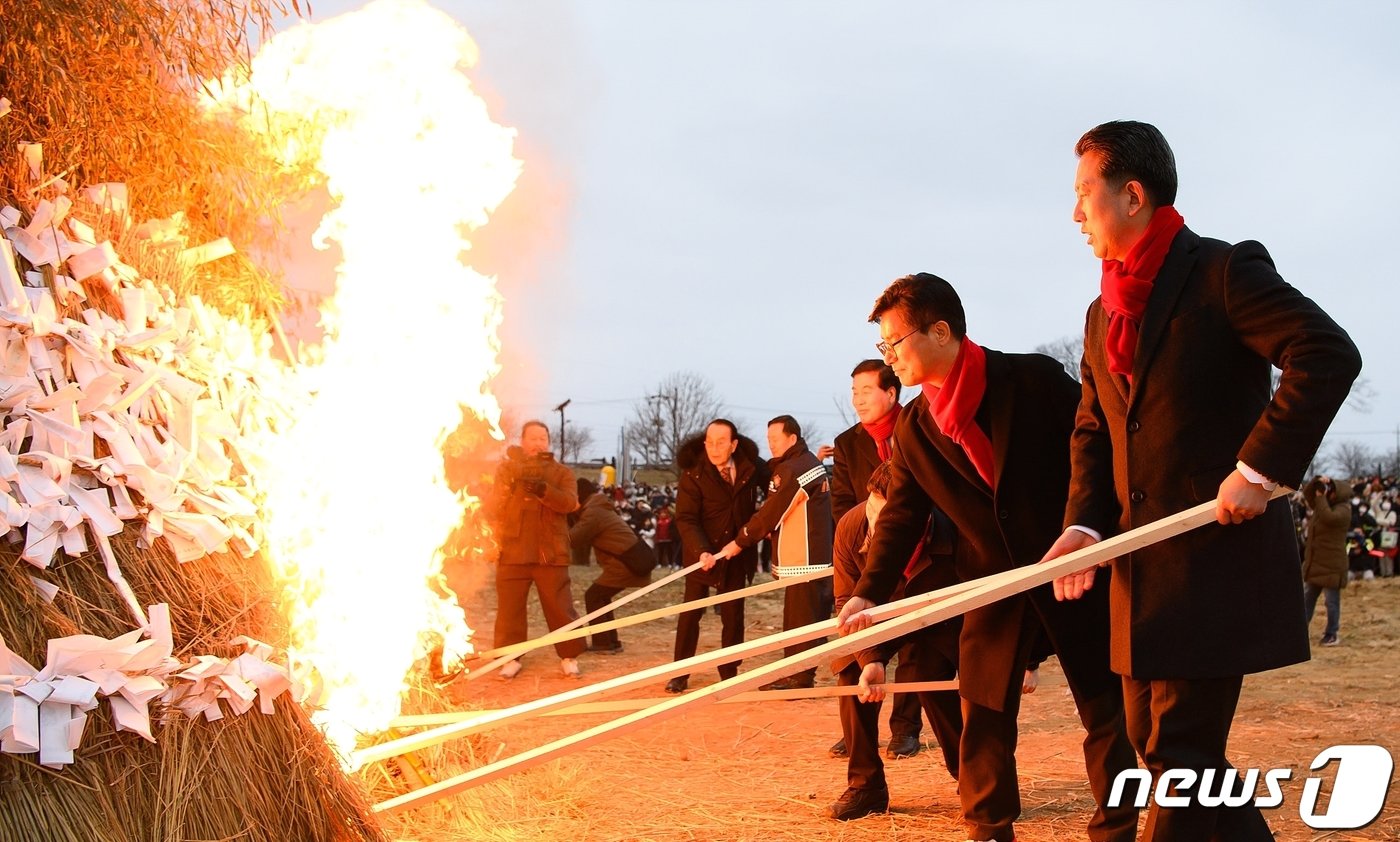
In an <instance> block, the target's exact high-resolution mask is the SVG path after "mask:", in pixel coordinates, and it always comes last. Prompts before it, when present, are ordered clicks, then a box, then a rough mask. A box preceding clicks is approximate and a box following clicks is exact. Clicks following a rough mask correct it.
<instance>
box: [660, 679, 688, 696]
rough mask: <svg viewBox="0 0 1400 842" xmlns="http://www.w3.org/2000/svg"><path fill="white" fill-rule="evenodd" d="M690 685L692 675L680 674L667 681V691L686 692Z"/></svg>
mask: <svg viewBox="0 0 1400 842" xmlns="http://www.w3.org/2000/svg"><path fill="white" fill-rule="evenodd" d="M689 686H690V676H687V675H678V676H676V677H675V678H673V679H671V680H670V681H668V682H666V692H667V693H684V692H685V688H687V687H689Z"/></svg>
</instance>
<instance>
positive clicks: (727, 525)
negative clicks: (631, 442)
mask: <svg viewBox="0 0 1400 842" xmlns="http://www.w3.org/2000/svg"><path fill="white" fill-rule="evenodd" d="M676 461H677V464H678V467H680V469H681V479H680V484H679V486H678V487H677V489H676V519H675V525H676V532H677V534H678V535H679V536H680V540H681V559H682V562H681V563H682V564H683V565H684V566H686V567H689V566H690V565H692V564H694V563H695V562H697V561H699V560H700V554H701V553H717V552H719V551H720V550H721V549H723V548H724V545H725V544H728V543H729V542H730V541H732V540H734V539H735V538H736V537H738V535H739V528H740V527H742V526H743V525H744V524H745V523H748V521H749V518H751V517H753V514H754V512H755V511H757V510H758V501H759V494H760V492H761V490H762V489H763V488H764V486H766V485H767V484H768V466H767V464H766V463H765V462H764V461H762V460H761V459H759V456H758V445H757V444H755V443H754V441H753V439H751V438H749V437H747V436H739V446H738V447H737V448H736V449H735V451H734V473H735V480H734V483H733V485H730V484H729V483H727V482H725V481H724V477H721V476H720V475H719V469H718V468H716V467H715V466H714V465H712V464H710V460H709V459H708V458H707V457H706V455H705V439H704V436H697V437H694V438H691V439H689V440H688V441H686V442H685V443H684V444H682V445H681V449H680V453H679V454H678V455H677V459H676ZM757 569H758V551H757V550H756V549H754V548H753V547H749V548H748V549H745V550H742V551H741V552H740V553H739V554H738V555H737V556H735V557H734V558H731V559H724V560H721V561H719V562H717V563H716V564H715V566H714V567H712V568H710V569H709V570H697V571H695V572H694V573H691V574H689V575H690V577H692V578H694V579H696V580H697V581H701V582H704V583H705V584H707V585H711V586H715V587H718V588H719V589H720V590H721V591H726V592H727V591H731V590H737V589H738V588H740V587H743V586H744V584H745V582H746V581H747V580H748V579H750V578H752V577H753V574H754V572H755V571H756V570H757Z"/></svg>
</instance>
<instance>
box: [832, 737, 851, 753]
mask: <svg viewBox="0 0 1400 842" xmlns="http://www.w3.org/2000/svg"><path fill="white" fill-rule="evenodd" d="M826 756H827V757H850V756H851V750H850V749H848V748H846V738H845V737H842V738H841V739H839V740H837V741H836V745H834V746H832V747H831V748H829V749H827V750H826Z"/></svg>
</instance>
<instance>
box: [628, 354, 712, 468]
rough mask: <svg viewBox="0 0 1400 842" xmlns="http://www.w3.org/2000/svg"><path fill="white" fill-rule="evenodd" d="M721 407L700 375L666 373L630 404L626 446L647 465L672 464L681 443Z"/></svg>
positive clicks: (683, 372) (701, 426) (689, 372)
mask: <svg viewBox="0 0 1400 842" xmlns="http://www.w3.org/2000/svg"><path fill="white" fill-rule="evenodd" d="M722 408H723V404H722V403H721V402H720V399H719V396H718V395H716V394H715V387H714V386H713V385H711V383H710V381H709V380H707V379H705V378H704V377H703V376H701V375H699V374H696V373H695V372H692V371H678V372H674V373H672V374H668V375H666V377H665V378H663V379H662V381H661V382H660V383H658V384H657V385H656V388H655V389H654V390H653V391H652V392H651V393H650V394H648V395H647V396H646V397H645V398H643V399H642V400H640V401H638V402H637V403H636V404H635V405H634V406H633V407H632V418H631V419H630V420H628V422H627V443H628V446H629V448H630V449H631V451H632V454H633V455H634V456H636V457H637V458H638V459H639V460H641V461H642V462H643V463H645V464H647V465H656V466H661V465H672V464H674V463H675V461H676V454H677V452H678V451H679V450H680V448H681V443H682V442H684V441H685V440H686V439H687V438H689V437H691V436H693V435H695V434H696V433H699V432H701V431H703V430H704V429H705V425H706V424H708V423H710V422H711V421H712V420H714V419H715V418H716V417H717V416H718V415H719V414H720V412H721V410H722Z"/></svg>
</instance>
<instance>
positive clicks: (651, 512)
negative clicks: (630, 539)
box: [602, 482, 680, 569]
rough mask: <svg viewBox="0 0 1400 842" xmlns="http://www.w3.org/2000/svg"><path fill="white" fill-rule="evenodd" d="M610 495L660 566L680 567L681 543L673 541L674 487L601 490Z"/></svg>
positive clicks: (623, 486) (621, 485)
mask: <svg viewBox="0 0 1400 842" xmlns="http://www.w3.org/2000/svg"><path fill="white" fill-rule="evenodd" d="M602 490H603V493H605V494H611V495H612V498H613V504H614V506H615V507H616V508H617V513H618V514H619V515H621V516H622V519H623V520H625V521H627V525H628V526H630V527H632V530H633V531H634V532H636V533H637V535H638V536H640V537H641V539H642V540H643V541H646V542H647V544H649V545H650V546H651V547H652V549H654V550H655V551H656V560H657V563H658V565H659V566H661V567H666V568H671V569H677V568H679V567H680V542H679V541H677V540H676V531H675V526H674V525H673V524H674V520H675V517H676V487H675V486H674V485H669V484H668V485H660V486H656V485H648V484H647V483H644V482H642V483H638V482H622V483H618V484H617V485H614V486H612V487H611V488H603V489H602Z"/></svg>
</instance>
